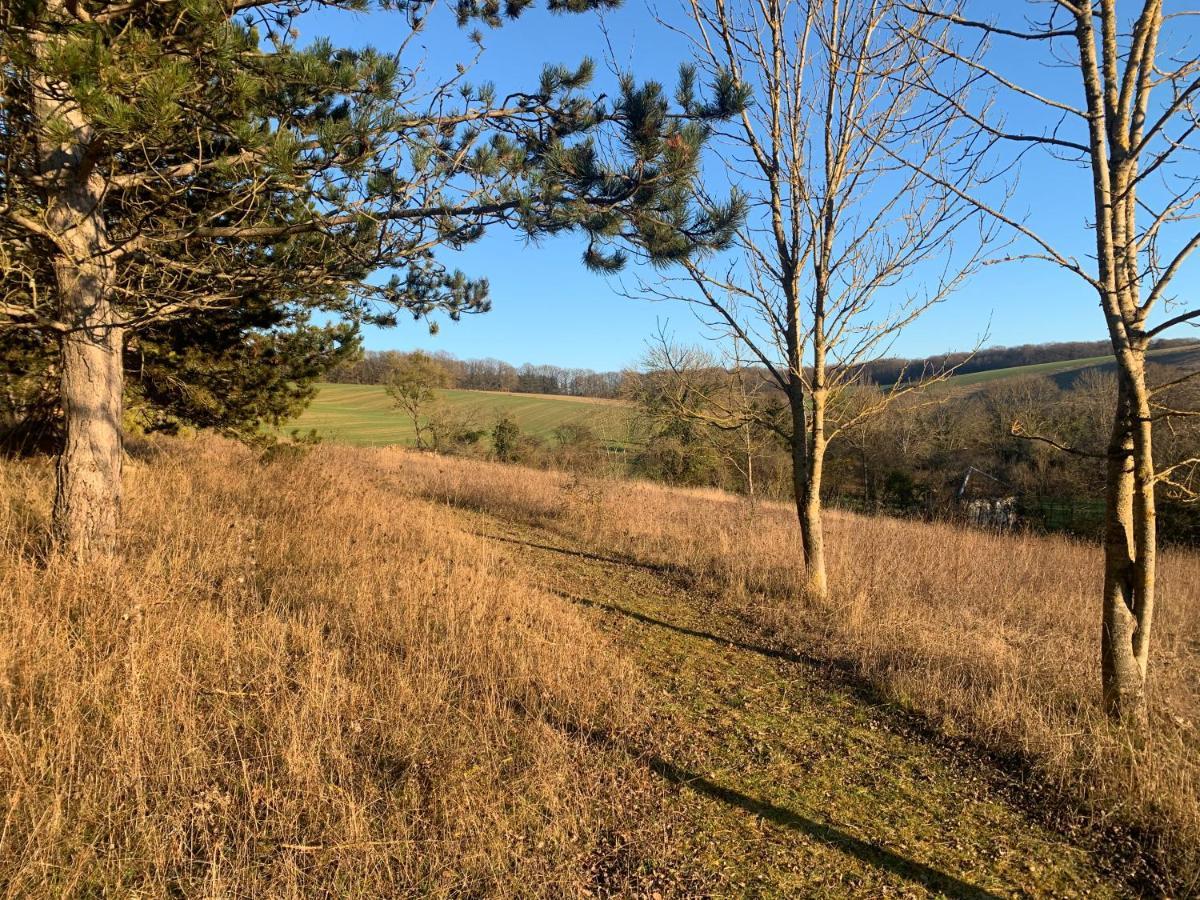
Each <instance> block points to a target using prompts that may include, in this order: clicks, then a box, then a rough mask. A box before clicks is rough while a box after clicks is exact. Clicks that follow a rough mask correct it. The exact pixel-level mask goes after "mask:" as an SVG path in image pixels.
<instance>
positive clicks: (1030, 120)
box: [921, 0, 1200, 725]
mask: <svg viewBox="0 0 1200 900" xmlns="http://www.w3.org/2000/svg"><path fill="white" fill-rule="evenodd" d="M1189 6H1190V8H1188V7H1189ZM1019 8H1020V12H1022V13H1023V14H1024V15H1022V16H1020V17H1016V18H1014V16H1013V15H1012V14H1008V15H1005V16H1003V17H995V16H994V15H993V16H992V17H991V18H989V14H990V13H991V12H992V10H990V9H989V10H988V12H985V13H984V14H982V15H973V14H972V12H971V9H970V8H967V7H964V6H961V5H955V6H953V7H951V8H949V9H945V8H932V7H926V8H924V9H923V14H925V15H929V16H933V17H936V18H938V19H940V20H941V21H944V22H946V23H947V24H949V25H951V26H952V30H951V32H950V33H949V34H942V35H938V36H930V35H925V36H922V38H921V39H922V41H923V42H925V43H926V46H927V47H928V49H929V51H930V54H929V55H930V59H931V60H932V61H934V63H935V64H934V65H932V66H931V67H930V68H929V69H928V70H927V72H926V73H925V75H926V76H927V77H926V79H925V81H926V86H927V89H928V91H929V92H930V93H931V94H932V95H934V96H935V97H936V98H937V100H938V101H939V102H940V103H941V104H942V109H943V110H944V111H946V112H947V113H948V114H950V115H952V116H954V117H960V120H965V121H967V122H969V124H970V126H971V127H972V128H973V129H975V130H976V131H977V132H982V133H986V134H988V135H989V136H991V137H992V138H994V139H995V140H997V141H1003V142H1011V143H1013V144H1015V145H1018V146H1019V147H1020V148H1021V149H1022V151H1023V152H1026V151H1028V150H1030V149H1034V150H1039V151H1042V152H1044V153H1045V154H1047V156H1048V157H1050V158H1051V159H1052V160H1055V161H1056V162H1057V164H1058V167H1059V169H1060V170H1061V172H1062V175H1063V177H1067V176H1069V175H1070V173H1072V172H1073V171H1074V172H1079V173H1081V174H1083V173H1086V175H1085V176H1084V177H1086V178H1088V179H1089V180H1090V194H1091V209H1090V210H1088V213H1089V214H1090V215H1089V219H1090V221H1089V222H1088V229H1089V230H1090V232H1091V234H1090V241H1091V245H1092V247H1091V251H1090V252H1089V253H1088V254H1087V256H1085V257H1083V258H1081V257H1079V256H1078V255H1076V253H1075V252H1074V245H1075V241H1074V240H1072V238H1074V237H1076V236H1074V235H1064V236H1055V237H1049V236H1047V235H1046V234H1044V233H1041V232H1039V231H1038V230H1036V229H1035V228H1034V227H1031V226H1030V225H1029V224H1028V223H1027V222H1026V221H1023V220H1018V219H1015V218H1011V217H1008V216H1007V215H1006V214H1005V213H1004V212H1003V211H1002V210H998V209H996V208H995V207H994V205H992V204H991V203H990V202H989V201H988V199H987V198H986V197H985V196H981V195H980V194H978V193H976V192H974V191H972V190H971V189H970V188H968V187H967V186H965V185H962V184H959V183H955V182H954V181H953V180H950V179H945V178H942V177H940V176H938V175H937V174H936V173H935V172H927V173H926V174H928V175H929V176H930V177H931V178H933V179H935V180H937V181H938V182H939V183H940V184H942V185H943V186H944V187H946V188H947V189H950V190H953V191H954V192H955V193H956V194H958V195H959V196H960V197H963V198H965V199H970V200H972V201H973V202H975V203H976V204H977V205H978V206H979V208H981V209H983V210H985V211H987V212H988V213H989V214H990V215H992V216H993V217H994V218H995V219H996V220H997V221H1001V222H1004V223H1005V224H1006V225H1007V226H1008V227H1010V228H1011V229H1012V231H1013V232H1014V233H1015V234H1018V235H1019V236H1020V237H1021V238H1022V239H1023V240H1024V242H1025V244H1026V248H1027V250H1026V252H1023V253H1021V254H1020V258H1022V259H1037V260H1042V261H1046V262H1049V263H1051V264H1053V265H1055V266H1058V267H1059V268H1061V269H1063V270H1065V271H1066V272H1069V273H1071V274H1072V275H1073V276H1075V277H1076V278H1078V280H1079V281H1080V282H1081V283H1082V284H1083V285H1084V286H1086V288H1087V290H1089V291H1091V292H1093V293H1094V295H1095V297H1096V298H1097V300H1098V301H1099V307H1100V314H1101V316H1102V317H1103V320H1104V325H1105V328H1106V330H1107V333H1108V337H1109V341H1110V343H1111V345H1112V353H1113V359H1114V361H1115V364H1116V370H1117V391H1116V399H1115V403H1114V405H1113V409H1112V419H1111V425H1110V429H1109V436H1108V445H1107V448H1106V450H1105V452H1104V454H1103V458H1104V462H1103V465H1104V467H1105V501H1106V514H1105V537H1104V588H1103V596H1102V609H1103V613H1102V622H1103V625H1102V629H1101V661H1102V665H1101V669H1102V687H1103V700H1104V706H1105V709H1106V710H1107V712H1108V713H1109V715H1110V716H1111V717H1113V718H1114V719H1116V720H1118V721H1122V722H1127V723H1133V724H1138V725H1140V724H1144V723H1145V722H1146V717H1147V712H1146V685H1147V678H1148V675H1149V664H1150V646H1151V635H1152V628H1153V623H1154V606H1155V565H1156V555H1157V545H1158V538H1157V533H1156V515H1155V502H1156V497H1155V495H1156V492H1158V491H1166V492H1170V493H1172V494H1174V495H1176V496H1180V497H1185V498H1191V499H1196V498H1197V492H1196V488H1195V481H1194V474H1195V470H1196V466H1197V465H1198V464H1200V457H1197V456H1196V455H1195V453H1194V452H1193V453H1192V454H1189V455H1185V456H1183V457H1182V458H1180V459H1177V460H1175V461H1174V462H1173V463H1172V464H1171V465H1169V466H1161V467H1160V466H1158V465H1157V464H1156V461H1155V452H1154V430H1155V426H1156V424H1163V423H1168V422H1171V421H1173V420H1176V419H1182V418H1186V417H1194V416H1196V415H1197V411H1196V409H1195V408H1192V407H1187V408H1179V407H1177V406H1176V405H1175V404H1174V403H1172V402H1171V401H1170V399H1169V397H1170V396H1171V391H1172V389H1174V388H1178V387H1179V386H1180V385H1181V384H1183V383H1185V382H1187V381H1189V380H1191V379H1192V378H1195V377H1196V376H1197V375H1200V372H1186V373H1183V374H1179V375H1176V376H1174V377H1172V378H1168V379H1166V380H1165V381H1164V382H1162V383H1154V382H1153V379H1152V377H1150V375H1149V374H1148V372H1147V352H1148V350H1149V348H1150V342H1151V341H1153V340H1154V339H1155V338H1158V337H1161V336H1163V335H1165V334H1166V333H1167V332H1168V331H1171V330H1173V329H1178V328H1179V327H1181V326H1186V325H1189V324H1190V325H1193V326H1194V325H1197V324H1200V305H1198V304H1197V303H1196V301H1195V298H1193V297H1190V296H1188V295H1187V293H1186V292H1184V294H1183V296H1180V294H1179V293H1177V286H1178V285H1177V282H1178V280H1179V276H1180V275H1181V274H1182V273H1183V272H1184V270H1185V267H1186V264H1187V263H1188V261H1189V260H1190V259H1191V258H1192V255H1193V253H1194V251H1195V250H1196V248H1197V246H1200V227H1198V226H1197V224H1196V219H1197V201H1200V158H1198V157H1197V150H1198V149H1200V147H1198V145H1197V140H1196V139H1197V137H1198V131H1200V118H1198V113H1200V104H1198V101H1200V56H1198V54H1197V50H1196V46H1195V40H1194V39H1195V23H1196V21H1197V18H1196V17H1197V16H1198V15H1200V8H1197V7H1195V6H1194V5H1189V4H1184V5H1183V6H1182V7H1181V8H1178V9H1176V10H1175V11H1173V12H1169V11H1167V10H1166V9H1164V5H1163V3H1162V2H1161V0H1145V2H1129V0H1123V2H1118V0H1094V2H1092V0H1046V2H1036V0H1035V2H1028V3H1024V4H1020V5H1019ZM999 42H1007V43H1010V44H1015V45H1017V46H1018V47H1019V49H1020V53H1021V56H1020V59H1021V64H1020V65H1019V66H1009V67H1006V66H1005V65H1003V64H1002V62H1001V61H1000V59H999V58H998V57H996V56H995V55H993V54H988V53H986V52H985V53H984V54H982V55H980V54H979V53H977V52H975V49H974V48H979V47H982V48H984V50H985V51H986V50H987V49H989V48H991V47H993V46H995V45H997V44H998V43H999ZM964 46H969V47H971V48H973V49H972V53H970V54H968V53H966V52H964V50H963V47H964ZM1035 63H1043V64H1048V65H1049V66H1052V67H1053V69H1054V70H1055V73H1056V76H1058V73H1064V74H1062V75H1061V76H1059V77H1055V78H1050V79H1047V78H1046V76H1045V75H1041V76H1038V75H1037V74H1034V73H1038V72H1043V73H1044V72H1046V71H1048V69H1047V68H1046V66H1039V65H1035ZM947 70H953V71H954V72H955V73H956V74H955V76H954V77H959V76H960V75H961V74H962V73H966V74H967V75H968V76H969V77H970V79H971V80H972V81H974V82H976V83H977V84H978V85H980V86H981V87H986V88H988V89H989V90H988V94H989V95H990V96H991V97H992V98H993V100H992V102H991V103H989V104H987V105H982V106H978V107H973V106H971V105H970V104H969V103H967V102H966V101H964V99H963V98H962V97H961V96H960V95H958V94H957V93H956V92H954V91H950V90H947V89H946V87H945V86H944V84H943V83H942V81H941V78H942V77H943V75H944V73H945V72H946V71H947ZM1004 110H1010V111H1016V113H1017V117H1018V118H1019V121H1020V123H1021V124H1020V125H1019V126H1018V125H1010V124H1009V123H1008V121H1007V118H1008V117H1005V116H1003V115H1002V114H1001V113H1002V112H1003V111H1004ZM1039 199H1040V198H1039ZM1079 236H1080V237H1081V236H1082V235H1079ZM1031 437H1035V438H1036V437H1039V436H1038V435H1031ZM1040 437H1045V436H1040ZM1064 449H1073V448H1064Z"/></svg>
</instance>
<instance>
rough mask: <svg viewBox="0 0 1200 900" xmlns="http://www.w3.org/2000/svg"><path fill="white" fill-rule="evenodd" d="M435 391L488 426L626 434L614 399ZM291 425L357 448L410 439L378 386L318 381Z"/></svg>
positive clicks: (621, 437)
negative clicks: (508, 421)
mask: <svg viewBox="0 0 1200 900" xmlns="http://www.w3.org/2000/svg"><path fill="white" fill-rule="evenodd" d="M438 394H439V396H440V397H441V399H442V401H443V402H444V403H445V405H446V407H447V408H448V409H449V410H451V411H453V413H454V414H456V415H459V416H467V417H469V418H470V420H471V421H472V422H473V423H475V424H476V426H477V427H480V428H484V429H487V430H490V429H491V427H492V426H493V425H494V424H495V423H496V421H497V419H499V418H500V417H501V416H503V415H507V416H510V417H511V418H512V419H513V420H514V421H515V422H516V423H517V425H518V426H520V428H521V430H522V431H523V432H525V433H527V434H532V435H534V436H537V437H541V438H548V437H550V436H551V435H552V434H553V432H554V429H555V428H557V427H558V426H560V425H586V426H588V427H590V428H592V429H594V430H595V431H596V433H597V434H598V435H599V436H600V437H601V439H602V440H605V441H607V442H610V443H618V444H619V443H622V442H624V441H625V440H626V439H627V437H628V421H629V408H628V407H627V406H625V405H624V404H621V403H619V402H617V401H614V400H597V399H592V398H587V397H558V396H550V395H545V394H505V393H499V392H491V391H464V390H446V391H439V392H438ZM295 428H298V429H301V430H302V431H307V430H308V429H310V428H315V429H316V430H317V433H318V434H319V435H321V436H322V437H323V438H325V439H327V440H331V441H336V442H339V443H345V444H353V445H356V446H386V445H390V444H411V443H412V442H413V428H412V423H411V421H409V420H408V418H407V417H406V416H405V414H404V412H403V411H401V410H398V409H395V408H394V406H393V405H392V400H391V398H390V397H389V396H388V395H387V392H386V391H385V390H384V388H383V387H382V386H381V385H365V384H323V385H321V386H320V388H319V390H318V393H317V396H316V398H315V399H314V400H313V402H312V404H311V405H310V406H309V407H308V409H306V410H305V411H304V413H302V414H301V415H300V416H299V417H298V418H296V419H295V420H293V421H291V422H289V423H288V424H287V425H286V426H285V427H284V429H283V430H284V431H290V430H292V429H295Z"/></svg>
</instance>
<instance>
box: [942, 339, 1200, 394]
mask: <svg viewBox="0 0 1200 900" xmlns="http://www.w3.org/2000/svg"><path fill="white" fill-rule="evenodd" d="M1147 355H1148V356H1149V358H1150V359H1151V360H1152V361H1153V362H1155V363H1158V364H1160V365H1169V366H1188V367H1192V368H1200V344H1193V345H1191V346H1188V347H1167V348H1164V349H1162V350H1151V351H1150V352H1149V354H1147ZM1114 365H1115V364H1114V363H1113V359H1112V357H1111V356H1089V357H1085V358H1083V359H1068V360H1062V361H1060V362H1048V363H1037V364H1035V365H1030V366H1013V367H1011V368H1006V369H989V370H987V371H984V372H971V373H970V374H967V375H956V376H954V377H953V378H951V379H949V380H948V381H947V382H946V387H948V388H968V387H974V386H976V385H981V384H987V383H990V382H993V381H1000V380H1002V379H1005V378H1025V377H1028V376H1030V375H1045V376H1048V377H1052V378H1054V380H1055V381H1057V382H1059V384H1061V385H1063V386H1064V387H1069V386H1070V384H1071V383H1073V382H1074V381H1075V379H1076V378H1077V377H1079V375H1080V374H1081V373H1083V372H1085V371H1087V370H1089V369H1099V370H1101V371H1108V370H1111V369H1112V368H1113V367H1114Z"/></svg>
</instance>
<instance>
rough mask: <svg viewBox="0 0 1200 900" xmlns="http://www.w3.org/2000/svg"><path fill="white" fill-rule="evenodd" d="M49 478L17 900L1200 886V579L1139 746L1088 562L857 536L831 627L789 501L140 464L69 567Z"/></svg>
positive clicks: (11, 698) (1016, 549)
mask: <svg viewBox="0 0 1200 900" xmlns="http://www.w3.org/2000/svg"><path fill="white" fill-rule="evenodd" d="M51 480H52V472H51V471H50V468H49V466H48V465H46V464H45V463H38V462H23V463H12V462H4V463H0V585H2V588H0V591H2V594H3V597H2V599H0V685H3V689H2V693H0V746H3V748H4V751H5V752H4V754H3V756H0V792H2V795H3V796H4V797H5V798H6V804H5V809H4V811H3V814H2V815H0V819H2V821H0V886H2V891H3V895H4V896H10V897H26V896H109V895H113V896H127V895H151V896H163V895H178V896H212V897H217V896H247V897H250V896H270V897H290V896H294V897H299V896H331V895H333V896H358V897H378V896H387V897H400V896H444V897H458V896H474V897H485V896H486V897H513V896H547V897H585V896H620V897H651V896H654V895H656V894H657V895H658V896H660V897H695V896H722V897H725V896H728V897H740V896H747V895H753V896H814V895H817V896H861V897H877V896H884V895H886V896H905V897H922V896H931V895H943V896H956V897H970V898H990V897H997V896H1005V895H1014V894H1019V895H1026V896H1037V895H1053V896H1063V897H1068V896H1079V897H1085V896H1086V897H1101V896H1126V895H1129V894H1130V893H1131V892H1133V891H1136V890H1139V889H1140V890H1148V891H1151V892H1154V891H1163V890H1168V889H1170V890H1174V891H1175V893H1176V894H1178V895H1187V894H1188V893H1189V892H1191V891H1194V890H1195V888H1196V886H1197V882H1196V881H1195V880H1194V878H1195V874H1196V871H1197V868H1196V858H1195V853H1196V846H1197V843H1196V838H1197V836H1198V835H1200V824H1198V822H1200V819H1198V814H1197V799H1196V798H1197V787H1198V785H1200V755H1198V747H1197V741H1196V735H1195V729H1194V726H1193V725H1192V724H1191V723H1192V722H1194V721H1195V720H1196V718H1197V712H1198V710H1197V708H1196V703H1197V697H1196V685H1197V676H1198V675H1200V616H1198V615H1197V613H1198V612H1200V598H1198V596H1197V584H1198V583H1200V577H1198V576H1200V560H1198V559H1197V558H1196V557H1195V556H1194V555H1184V554H1167V555H1166V556H1165V558H1164V561H1163V613H1162V617H1161V619H1160V626H1159V627H1160V630H1159V639H1158V656H1157V665H1158V668H1157V670H1156V671H1157V679H1156V690H1155V729H1156V730H1155V735H1156V736H1155V738H1154V741H1153V743H1152V744H1151V745H1150V746H1147V747H1140V748H1131V747H1130V746H1129V745H1128V743H1127V742H1125V741H1123V740H1121V739H1120V737H1119V736H1118V735H1115V734H1113V733H1111V732H1110V731H1108V729H1107V727H1106V726H1105V725H1104V723H1103V719H1102V717H1101V716H1100V715H1099V711H1098V710H1097V708H1096V700H1095V694H1096V690H1095V686H1096V680H1097V674H1096V671H1095V669H1096V666H1095V661H1094V658H1093V656H1094V652H1095V651H1094V633H1095V623H1094V607H1095V597H1094V593H1095V589H1096V585H1095V575H1096V573H1095V551H1094V550H1093V549H1092V548H1089V547H1086V546H1084V545H1081V544H1075V543H1071V542H1068V541H1064V540H1055V539H1046V538H1033V537H1001V536H995V535H988V534H984V533H979V532H962V531H956V530H954V529H952V528H950V527H945V526H926V525H920V524H915V523H908V522H900V521H895V520H886V519H866V518H859V517H854V516H849V515H838V516H835V517H833V521H832V522H831V528H830V532H831V533H830V539H831V544H832V549H833V552H834V559H833V574H834V576H835V582H834V583H835V585H836V592H835V596H834V598H833V600H832V601H831V602H830V603H829V604H828V605H827V606H822V607H815V606H812V605H806V604H804V603H802V602H798V601H797V600H796V599H795V597H796V595H797V586H798V575H799V573H797V572H796V570H795V567H794V566H793V565H791V564H790V560H792V559H794V558H795V554H796V546H795V545H796V535H795V533H794V530H795V529H794V522H793V520H792V518H791V517H790V515H788V512H787V510H786V509H785V508H782V507H778V506H773V505H760V506H758V507H750V506H748V505H747V504H746V503H744V502H743V501H741V500H739V499H737V498H734V497H730V496H727V495H723V494H719V493H716V492H703V491H677V490H668V489H664V488H661V487H656V486H652V485H647V484H642V483H637V482H629V481H600V480H590V479H580V478H576V477H572V476H567V475H562V474H558V473H553V472H538V471H532V470H527V469H521V468H518V467H511V466H502V465H496V464H487V463H480V462H472V461H467V460H462V459H448V458H442V457H437V456H433V455H429V454H418V453H413V452H409V451H403V450H398V449H380V450H371V449H356V448H347V447H336V446H326V447H319V448H317V449H316V450H314V451H312V452H311V453H310V454H308V455H306V456H288V455H276V457H275V458H274V461H272V462H268V463H264V462H262V461H260V460H258V459H257V458H256V457H255V456H254V455H252V454H251V453H250V452H249V451H248V450H246V449H244V448H240V447H237V446H235V445H232V444H229V443H226V442H223V441H218V440H210V439H202V440H192V441H183V440H164V441H160V442H155V443H153V444H149V445H146V446H144V447H142V448H140V449H139V450H138V451H137V452H136V453H135V456H134V459H132V460H131V462H130V466H129V475H128V485H127V491H128V498H127V510H126V511H127V517H128V518H127V522H126V525H125V528H124V532H123V536H122V545H121V552H122V554H123V559H122V560H121V561H114V562H110V563H107V564H105V565H101V566H95V567H91V568H88V569H81V568H79V567H76V566H72V565H69V564H67V563H65V562H64V561H62V560H58V559H55V558H50V557H46V556H45V554H44V551H43V540H44V537H43V536H44V534H45V527H46V518H47V506H48V497H49V495H50V491H51ZM905 709H907V710H909V711H912V712H915V713H916V714H917V716H916V717H915V718H914V717H913V716H911V715H908V714H904V713H902V711H903V710H905ZM947 735H949V736H951V738H952V739H951V740H948V739H947V737H946V736H947ZM980 747H983V748H987V749H988V750H989V751H991V752H996V751H1000V752H1002V753H1007V754H1011V755H1012V759H1015V760H1017V761H1019V762H1021V763H1022V764H1023V765H1024V766H1025V768H1024V769H1021V768H1018V770H1017V771H1016V773H1015V774H1013V773H1012V772H1011V771H1010V768H1011V767H1006V766H1000V767H997V766H995V765H994V764H993V763H992V762H991V761H990V760H991V758H990V757H989V756H987V755H986V754H984V753H981V751H980V750H979V749H978V748H980ZM1035 788H1036V789H1035ZM1038 797H1040V799H1036V798H1038ZM1031 798H1034V799H1031ZM1081 824H1090V825H1091V826H1093V827H1092V828H1090V829H1085V830H1084V831H1082V832H1080V831H1078V827H1079V826H1080V825H1081ZM1165 872H1170V873H1171V874H1170V878H1171V879H1173V880H1172V881H1170V882H1166V881H1161V880H1156V879H1161V878H1162V877H1163V873H1165ZM1130 877H1132V878H1134V879H1135V882H1134V883H1131V882H1130V881H1129V880H1128V879H1129V878H1130ZM1189 879H1190V880H1189ZM1139 885H1140V888H1139ZM1156 885H1157V887H1156Z"/></svg>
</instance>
